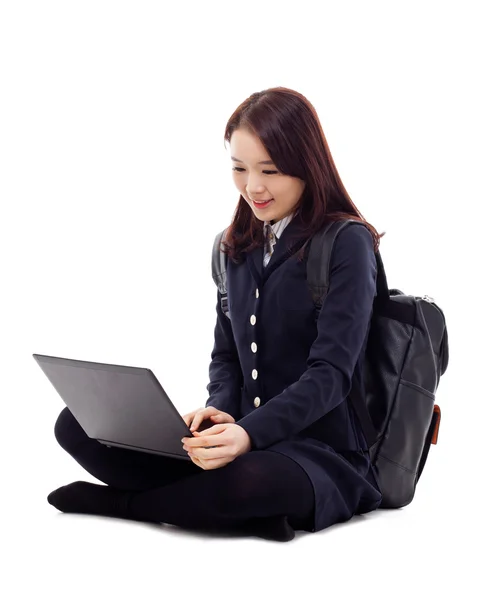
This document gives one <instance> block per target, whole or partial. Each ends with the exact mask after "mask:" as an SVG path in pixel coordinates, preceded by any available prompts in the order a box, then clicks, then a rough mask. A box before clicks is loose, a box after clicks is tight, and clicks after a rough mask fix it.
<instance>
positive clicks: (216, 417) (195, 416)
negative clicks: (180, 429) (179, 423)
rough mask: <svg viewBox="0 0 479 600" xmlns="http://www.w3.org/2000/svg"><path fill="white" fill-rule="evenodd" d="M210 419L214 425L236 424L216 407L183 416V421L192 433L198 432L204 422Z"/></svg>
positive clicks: (200, 409) (228, 415)
mask: <svg viewBox="0 0 479 600" xmlns="http://www.w3.org/2000/svg"><path fill="white" fill-rule="evenodd" d="M206 419H209V420H210V421H212V422H213V423H215V424H216V423H234V422H235V420H234V418H233V417H232V416H231V415H230V414H228V413H226V412H223V411H222V410H219V409H217V408H215V407H214V406H208V407H207V408H204V407H202V408H197V409H196V410H194V411H192V412H190V413H188V414H186V415H183V420H184V421H185V423H186V425H187V426H188V427H189V428H190V430H191V431H196V430H197V429H198V427H199V426H200V425H201V423H202V422H203V421H205V420H206Z"/></svg>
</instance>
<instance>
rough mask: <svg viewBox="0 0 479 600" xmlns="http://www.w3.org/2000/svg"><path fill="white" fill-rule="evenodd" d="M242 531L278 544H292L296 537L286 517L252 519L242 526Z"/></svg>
mask: <svg viewBox="0 0 479 600" xmlns="http://www.w3.org/2000/svg"><path fill="white" fill-rule="evenodd" d="M242 529H243V530H244V532H245V533H246V534H249V535H255V536H258V537H261V538H264V539H266V540H274V541H276V542H290V541H291V540H292V539H294V538H295V536H296V534H295V532H294V529H293V528H292V527H291V525H290V524H289V522H288V518H287V517H286V516H274V517H260V518H256V519H251V520H250V521H248V522H247V523H246V524H245V525H244V526H242Z"/></svg>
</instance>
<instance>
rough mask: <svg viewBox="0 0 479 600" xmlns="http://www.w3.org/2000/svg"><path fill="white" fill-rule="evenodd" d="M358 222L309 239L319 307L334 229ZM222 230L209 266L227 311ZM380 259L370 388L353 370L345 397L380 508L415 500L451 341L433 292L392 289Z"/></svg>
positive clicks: (367, 368)
mask: <svg viewBox="0 0 479 600" xmlns="http://www.w3.org/2000/svg"><path fill="white" fill-rule="evenodd" d="M353 223H358V221H355V220H354V219H344V220H341V221H336V222H332V223H327V224H326V225H323V227H322V228H321V229H320V230H319V231H318V232H317V233H316V234H315V235H314V237H313V238H312V240H311V242H310V244H311V245H310V249H309V255H308V258H307V281H308V285H309V288H310V290H311V293H312V295H313V299H314V302H315V305H316V314H318V313H319V311H320V310H321V305H322V302H323V299H324V297H325V295H326V293H327V291H328V286H329V264H330V257H331V253H332V249H333V246H334V242H335V239H336V236H337V235H338V233H339V232H340V231H341V230H342V229H343V228H344V227H348V226H351V225H352V224H353ZM359 224H360V225H361V226H362V227H364V225H362V224H361V223H359ZM225 235H226V230H224V231H222V232H220V233H219V234H218V235H217V236H216V239H215V243H214V247H213V257H212V274H213V280H214V281H215V284H216V285H217V287H218V289H219V291H220V294H221V307H222V310H223V312H224V313H225V315H226V316H227V317H229V314H228V298H227V287H226V283H227V282H226V255H225V254H224V253H223V252H221V251H220V242H221V241H223V240H224V239H225ZM307 243H308V242H307ZM376 264H377V279H376V288H377V295H376V297H375V298H374V304H373V312H372V317H371V325H370V330H369V333H368V339H367V342H366V353H365V358H364V375H363V378H364V387H365V396H363V394H362V393H361V391H360V385H359V381H358V379H357V375H356V372H355V375H354V377H353V383H352V388H351V391H350V393H349V396H348V397H349V399H350V401H351V404H352V406H353V408H354V410H355V412H356V415H357V416H358V419H359V422H360V424H361V428H362V430H363V433H364V436H365V439H366V442H367V445H368V452H369V455H370V458H371V462H372V464H373V465H374V466H375V467H376V473H377V475H378V483H379V487H380V489H381V492H382V496H383V499H382V502H381V505H380V508H401V507H403V506H406V505H407V504H409V503H410V502H411V501H412V499H413V497H414V493H415V490H416V484H417V482H418V481H419V478H420V477H421V474H422V471H423V469H424V465H425V463H426V460H427V457H428V453H429V448H430V446H431V444H437V439H438V433H439V424H440V420H441V410H440V408H439V406H438V405H437V404H435V397H436V389H437V386H438V384H439V379H440V377H441V376H442V375H443V374H444V372H445V371H446V368H447V365H448V361H449V345H448V336H447V327H446V321H445V317H444V313H443V311H442V310H441V309H440V308H439V306H438V305H437V304H436V303H435V301H434V299H433V298H430V297H429V296H427V295H424V296H412V295H407V294H404V293H403V292H401V291H400V290H398V289H391V290H389V289H388V284H387V280H386V274H385V271H384V266H383V262H382V259H381V255H380V253H379V252H377V253H376Z"/></svg>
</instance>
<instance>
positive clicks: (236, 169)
mask: <svg viewBox="0 0 479 600" xmlns="http://www.w3.org/2000/svg"><path fill="white" fill-rule="evenodd" d="M233 171H237V172H238V173H241V172H242V171H244V169H243V168H242V167H233ZM277 172H278V171H263V173H266V175H275V174H276V173H277Z"/></svg>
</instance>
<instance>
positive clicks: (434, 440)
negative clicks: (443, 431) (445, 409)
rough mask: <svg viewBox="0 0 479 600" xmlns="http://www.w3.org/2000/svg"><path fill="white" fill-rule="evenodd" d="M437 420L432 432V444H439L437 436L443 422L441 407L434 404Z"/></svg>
mask: <svg viewBox="0 0 479 600" xmlns="http://www.w3.org/2000/svg"><path fill="white" fill-rule="evenodd" d="M433 415H434V416H435V419H436V422H435V424H434V431H433V432H432V438H431V444H437V436H438V435H439V423H440V422H441V409H440V408H439V406H438V405H437V404H435V405H434V413H433Z"/></svg>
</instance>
